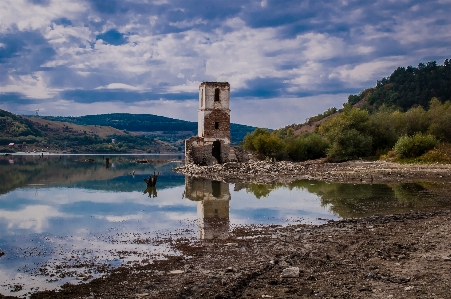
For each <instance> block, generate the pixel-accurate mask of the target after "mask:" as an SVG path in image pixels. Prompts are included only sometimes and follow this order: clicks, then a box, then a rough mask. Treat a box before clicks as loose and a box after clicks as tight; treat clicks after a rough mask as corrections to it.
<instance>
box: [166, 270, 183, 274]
mask: <svg viewBox="0 0 451 299" xmlns="http://www.w3.org/2000/svg"><path fill="white" fill-rule="evenodd" d="M183 273H185V271H183V270H172V271H169V274H183Z"/></svg>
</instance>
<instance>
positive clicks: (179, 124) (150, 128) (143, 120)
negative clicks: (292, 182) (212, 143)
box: [40, 113, 256, 144]
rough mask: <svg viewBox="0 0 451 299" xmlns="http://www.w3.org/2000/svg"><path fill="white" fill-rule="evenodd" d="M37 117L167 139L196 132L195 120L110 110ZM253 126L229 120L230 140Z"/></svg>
mask: <svg viewBox="0 0 451 299" xmlns="http://www.w3.org/2000/svg"><path fill="white" fill-rule="evenodd" d="M40 118H44V119H48V120H53V121H60V122H68V123H73V124H78V125H91V126H110V127H113V128H116V129H119V130H125V131H129V132H141V133H143V134H145V135H150V136H153V137H155V138H158V139H160V140H164V141H168V142H176V139H178V140H180V139H184V138H188V137H191V136H194V135H196V134H197V122H191V121H185V120H179V119H174V118H169V117H164V116H158V115H153V114H128V113H111V114H98V115H86V116H77V117H70V116H69V117H64V116H41V117H40ZM255 129H256V127H251V126H246V125H240V124H233V123H232V124H231V125H230V135H231V139H232V143H233V144H238V143H240V142H241V141H242V140H243V138H244V136H246V134H247V133H250V132H253V131H254V130H255Z"/></svg>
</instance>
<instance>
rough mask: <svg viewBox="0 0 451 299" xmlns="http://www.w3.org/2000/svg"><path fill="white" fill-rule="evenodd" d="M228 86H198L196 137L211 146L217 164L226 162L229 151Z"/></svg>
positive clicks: (227, 84)
mask: <svg viewBox="0 0 451 299" xmlns="http://www.w3.org/2000/svg"><path fill="white" fill-rule="evenodd" d="M229 107H230V84H229V83H227V82H202V83H201V84H200V86H199V110H198V118H197V122H198V123H197V124H198V133H197V136H198V137H202V138H203V139H204V144H211V145H212V156H213V157H214V158H215V159H216V161H217V162H218V163H222V162H224V161H225V160H226V158H227V156H228V154H229V149H230V109H229Z"/></svg>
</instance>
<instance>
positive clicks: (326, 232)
mask: <svg viewBox="0 0 451 299" xmlns="http://www.w3.org/2000/svg"><path fill="white" fill-rule="evenodd" d="M176 170H177V171H179V172H182V173H185V174H187V175H192V176H198V177H204V178H212V179H215V180H221V181H225V182H234V183H237V182H253V183H273V182H290V181H295V180H298V179H315V180H323V181H334V182H354V183H379V182H384V183H396V182H414V181H423V182H425V181H429V182H439V183H442V184H443V186H444V188H445V189H446V188H447V190H448V191H451V186H448V185H449V184H450V183H451V166H450V165H438V164H437V165H435V164H434V165H400V164H395V163H390V162H379V161H378V162H364V161H353V162H347V163H341V164H330V163H321V161H314V162H312V161H310V162H306V163H289V162H277V163H270V162H250V163H247V164H237V163H227V164H224V165H215V166H210V167H197V166H183V167H179V168H177V169H176ZM447 186H448V187H447ZM449 194H450V193H449V192H443V193H442V195H441V196H442V197H443V198H442V200H451V196H449ZM450 220H451V211H438V212H437V211H436V212H422V213H411V214H403V215H386V216H372V217H367V218H359V219H344V220H340V221H325V223H324V224H323V225H320V226H314V225H307V224H298V225H290V226H285V227H282V226H275V225H274V226H245V227H242V226H238V227H234V228H232V229H231V231H230V233H229V235H228V237H227V238H226V239H213V240H189V239H186V238H178V239H176V238H165V239H161V240H159V241H160V242H162V243H166V244H168V245H169V246H171V247H172V248H174V249H176V250H177V251H179V252H180V253H181V254H180V255H179V256H168V257H167V259H165V260H160V261H154V262H149V263H141V264H130V265H127V266H123V267H120V268H117V269H115V270H113V271H111V272H108V274H107V275H105V276H104V277H102V278H98V279H94V280H92V281H90V282H87V283H84V284H80V285H65V286H64V287H63V288H62V289H61V290H58V291H46V292H40V293H35V294H32V295H31V298H310V297H311V298H451V291H450V290H451V271H450V268H451V234H450V232H451V222H450ZM4 295H6V294H4ZM0 298H14V297H2V296H1V295H0Z"/></svg>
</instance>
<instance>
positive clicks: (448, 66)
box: [348, 59, 451, 111]
mask: <svg viewBox="0 0 451 299" xmlns="http://www.w3.org/2000/svg"><path fill="white" fill-rule="evenodd" d="M432 98H437V99H438V100H439V101H440V102H442V103H443V102H445V101H448V100H451V61H450V60H448V59H446V60H445V62H444V63H443V65H437V63H436V62H435V61H430V62H428V63H426V64H424V63H420V64H418V67H412V66H408V67H398V68H397V69H396V70H395V71H394V72H393V73H392V74H391V75H390V76H388V77H386V78H382V79H381V80H378V81H377V84H376V86H375V87H373V88H368V89H365V90H364V91H362V92H361V93H360V94H358V95H350V96H349V98H348V103H349V104H351V105H354V104H356V103H358V102H359V101H361V100H365V102H366V103H367V105H368V107H372V108H378V107H380V106H382V105H385V106H389V107H395V108H399V109H400V110H402V111H407V110H408V109H410V108H412V107H416V106H422V107H423V108H425V109H427V108H428V107H429V102H430V101H431V99H432Z"/></svg>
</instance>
